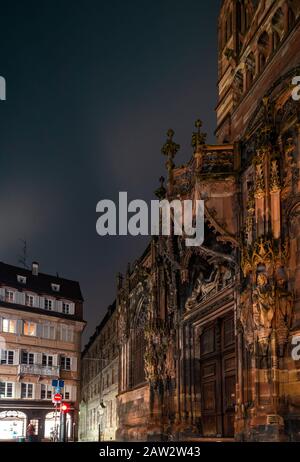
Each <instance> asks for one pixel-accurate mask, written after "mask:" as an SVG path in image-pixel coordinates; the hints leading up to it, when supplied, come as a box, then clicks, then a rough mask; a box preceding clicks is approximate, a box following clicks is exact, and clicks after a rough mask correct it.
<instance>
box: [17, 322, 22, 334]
mask: <svg viewBox="0 0 300 462" xmlns="http://www.w3.org/2000/svg"><path fill="white" fill-rule="evenodd" d="M23 325H24V322H23V321H22V319H18V320H17V334H23Z"/></svg>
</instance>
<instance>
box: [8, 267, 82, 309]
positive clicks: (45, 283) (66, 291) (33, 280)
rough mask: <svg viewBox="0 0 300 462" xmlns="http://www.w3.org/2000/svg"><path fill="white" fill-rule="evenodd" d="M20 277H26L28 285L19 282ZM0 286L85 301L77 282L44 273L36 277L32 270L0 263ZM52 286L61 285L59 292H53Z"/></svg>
mask: <svg viewBox="0 0 300 462" xmlns="http://www.w3.org/2000/svg"><path fill="white" fill-rule="evenodd" d="M18 276H25V277H26V284H22V283H20V282H18V278H17V277H18ZM0 284H2V285H8V286H10V287H14V288H16V289H23V290H24V289H25V290H26V289H27V290H29V291H32V292H36V293H41V294H47V295H52V296H54V297H59V298H66V299H70V300H74V301H83V297H82V293H81V290H80V285H79V282H77V281H71V280H69V279H64V278H61V277H59V276H52V275H50V274H44V273H38V275H37V276H35V275H33V274H32V271H31V270H28V269H25V268H19V267H18V266H12V265H8V264H6V263H3V262H0ZM51 284H59V286H60V288H59V291H55V290H53V289H52V286H51Z"/></svg>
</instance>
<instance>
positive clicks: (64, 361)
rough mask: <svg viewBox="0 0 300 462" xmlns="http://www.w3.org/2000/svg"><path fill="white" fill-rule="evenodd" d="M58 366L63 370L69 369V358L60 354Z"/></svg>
mask: <svg viewBox="0 0 300 462" xmlns="http://www.w3.org/2000/svg"><path fill="white" fill-rule="evenodd" d="M60 367H61V368H62V369H63V370H64V371H70V370H71V358H67V357H66V356H61V357H60Z"/></svg>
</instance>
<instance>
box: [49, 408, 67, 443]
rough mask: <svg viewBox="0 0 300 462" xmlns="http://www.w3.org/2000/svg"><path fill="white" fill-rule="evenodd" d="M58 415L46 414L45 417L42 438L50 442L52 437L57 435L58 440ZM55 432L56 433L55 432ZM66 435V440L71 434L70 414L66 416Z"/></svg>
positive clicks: (53, 413)
mask: <svg viewBox="0 0 300 462" xmlns="http://www.w3.org/2000/svg"><path fill="white" fill-rule="evenodd" d="M59 422H60V413H59V412H57V413H55V412H48V414H46V416H45V433H44V436H45V438H46V439H49V440H51V439H52V438H53V436H54V435H57V439H58V438H59V427H60V424H59ZM55 430H56V431H55ZM66 434H67V436H68V438H70V437H71V434H72V419H71V416H70V414H67V419H66Z"/></svg>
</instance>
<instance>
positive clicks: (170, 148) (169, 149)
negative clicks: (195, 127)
mask: <svg viewBox="0 0 300 462" xmlns="http://www.w3.org/2000/svg"><path fill="white" fill-rule="evenodd" d="M173 136H174V130H172V128H169V130H168V131H167V137H168V138H167V141H166V142H165V144H164V145H163V147H162V149H161V152H162V154H163V155H164V156H167V157H168V160H169V161H170V160H172V159H174V157H175V155H176V153H177V151H178V150H179V149H180V146H179V144H176V143H175V142H174V141H173Z"/></svg>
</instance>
